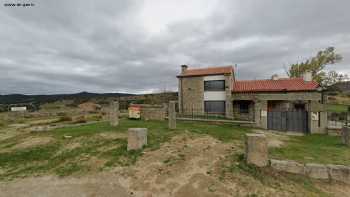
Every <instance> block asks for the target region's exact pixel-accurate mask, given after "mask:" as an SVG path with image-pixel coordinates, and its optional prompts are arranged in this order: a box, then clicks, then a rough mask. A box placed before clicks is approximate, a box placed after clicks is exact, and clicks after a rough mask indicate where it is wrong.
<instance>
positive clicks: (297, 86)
mask: <svg viewBox="0 0 350 197" xmlns="http://www.w3.org/2000/svg"><path fill="white" fill-rule="evenodd" d="M318 87H319V85H318V83H317V82H315V81H311V82H306V81H304V80H303V79H302V78H284V79H278V80H272V79H270V80H249V81H248V80H247V81H234V82H233V86H232V92H242V93H243V92H281V91H287V92H288V91H289V92H292V91H313V90H316V89H317V88H318Z"/></svg>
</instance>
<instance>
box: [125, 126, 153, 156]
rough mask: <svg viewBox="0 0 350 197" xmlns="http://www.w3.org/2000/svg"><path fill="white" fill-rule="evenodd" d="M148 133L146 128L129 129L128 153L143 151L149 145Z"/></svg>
mask: <svg viewBox="0 0 350 197" xmlns="http://www.w3.org/2000/svg"><path fill="white" fill-rule="evenodd" d="M147 131H148V129H146V128H129V129H128V151H129V150H139V149H142V147H143V146H144V145H147Z"/></svg>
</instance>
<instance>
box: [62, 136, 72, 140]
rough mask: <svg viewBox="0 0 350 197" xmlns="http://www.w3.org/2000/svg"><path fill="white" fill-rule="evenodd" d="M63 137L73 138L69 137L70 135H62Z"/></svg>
mask: <svg viewBox="0 0 350 197" xmlns="http://www.w3.org/2000/svg"><path fill="white" fill-rule="evenodd" d="M63 137H64V138H66V139H69V138H72V137H73V136H71V135H64V136H63Z"/></svg>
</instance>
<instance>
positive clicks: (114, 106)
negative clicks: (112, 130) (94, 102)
mask: <svg viewBox="0 0 350 197" xmlns="http://www.w3.org/2000/svg"><path fill="white" fill-rule="evenodd" d="M109 121H110V124H111V125H112V126H118V125H119V102H118V101H112V102H111V105H110V109H109Z"/></svg>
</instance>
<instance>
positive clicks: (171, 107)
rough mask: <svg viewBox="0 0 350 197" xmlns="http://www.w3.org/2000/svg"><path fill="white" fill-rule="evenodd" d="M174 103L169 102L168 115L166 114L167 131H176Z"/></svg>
mask: <svg viewBox="0 0 350 197" xmlns="http://www.w3.org/2000/svg"><path fill="white" fill-rule="evenodd" d="M175 105H176V102H175V101H170V102H169V108H168V110H169V113H168V126H169V129H176V110H175Z"/></svg>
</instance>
